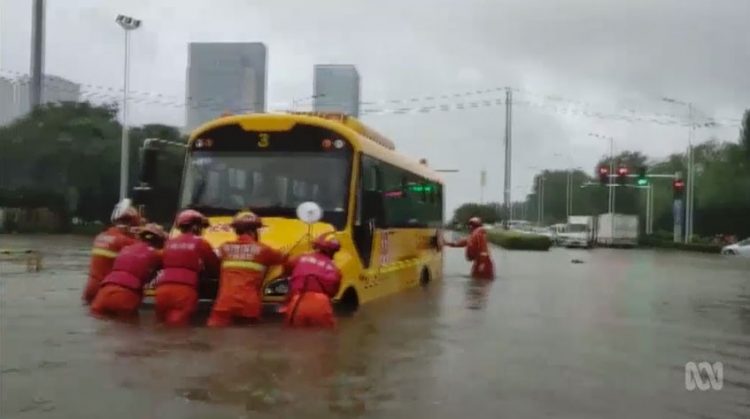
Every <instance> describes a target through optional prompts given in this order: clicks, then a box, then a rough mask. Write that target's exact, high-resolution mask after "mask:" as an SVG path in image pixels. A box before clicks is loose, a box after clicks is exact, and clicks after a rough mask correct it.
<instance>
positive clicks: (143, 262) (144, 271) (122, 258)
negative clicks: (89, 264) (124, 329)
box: [91, 224, 167, 320]
mask: <svg viewBox="0 0 750 419" xmlns="http://www.w3.org/2000/svg"><path fill="white" fill-rule="evenodd" d="M137 234H138V238H139V239H140V242H138V243H135V244H131V245H130V246H127V247H125V248H124V249H122V251H120V254H119V255H118V256H117V258H116V259H115V262H114V266H113V267H112V272H110V273H109V275H107V276H106V277H105V278H104V280H103V281H102V282H101V287H100V288H99V291H98V292H97V294H96V297H95V298H94V301H93V302H92V303H91V314H92V315H94V316H104V317H114V318H116V319H119V320H135V319H137V318H138V308H139V307H140V305H141V302H142V301H143V287H144V286H145V285H146V284H147V283H148V282H149V281H151V280H152V279H153V277H154V276H155V275H156V272H157V271H158V270H159V269H160V267H161V250H160V249H161V248H162V247H163V246H164V241H165V240H166V239H167V233H166V232H165V231H164V229H163V228H161V226H159V225H158V224H147V225H146V226H144V227H141V228H139V229H138V232H137Z"/></svg>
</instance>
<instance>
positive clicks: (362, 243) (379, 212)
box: [353, 155, 385, 269]
mask: <svg viewBox="0 0 750 419" xmlns="http://www.w3.org/2000/svg"><path fill="white" fill-rule="evenodd" d="M381 179H382V175H381V173H380V168H379V167H378V165H377V162H376V161H375V160H373V159H372V158H369V157H367V156H365V155H362V158H361V159H360V170H359V182H358V183H357V194H356V196H357V213H356V217H355V221H354V231H353V233H354V243H355V245H356V246H357V252H359V256H360V259H361V261H362V266H363V267H364V268H365V269H367V268H369V267H370V264H371V262H372V253H373V241H374V239H375V231H376V229H377V228H378V227H380V226H382V225H383V220H384V217H385V209H384V207H383V194H382V192H381V184H382V180H381Z"/></svg>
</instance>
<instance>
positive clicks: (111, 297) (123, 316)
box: [90, 284, 141, 320]
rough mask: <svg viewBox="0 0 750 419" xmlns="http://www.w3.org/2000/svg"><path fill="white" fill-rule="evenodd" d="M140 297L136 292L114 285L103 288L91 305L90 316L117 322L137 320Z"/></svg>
mask: <svg viewBox="0 0 750 419" xmlns="http://www.w3.org/2000/svg"><path fill="white" fill-rule="evenodd" d="M140 305H141V295H140V294H138V293H137V292H135V291H133V290H131V289H128V288H125V287H121V286H119V285H115V284H108V285H105V286H103V287H102V288H101V289H100V290H99V292H98V293H97V294H96V297H95V298H94V301H93V302H92V303H91V309H90V311H91V314H92V315H94V316H101V317H113V318H116V319H119V320H134V319H137V318H138V307H140Z"/></svg>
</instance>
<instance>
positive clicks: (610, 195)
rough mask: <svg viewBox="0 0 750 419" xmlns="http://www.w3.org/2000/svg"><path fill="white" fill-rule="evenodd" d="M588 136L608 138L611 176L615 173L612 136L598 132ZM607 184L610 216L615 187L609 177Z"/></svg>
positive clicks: (613, 140) (613, 210)
mask: <svg viewBox="0 0 750 419" xmlns="http://www.w3.org/2000/svg"><path fill="white" fill-rule="evenodd" d="M589 136H590V137H595V138H601V139H603V140H609V173H610V176H611V175H612V174H613V173H615V139H614V137H609V136H606V135H600V134H594V133H589ZM607 186H608V187H609V202H608V204H607V206H608V211H607V212H609V214H610V216H611V215H612V214H614V212H615V188H614V186H615V185H613V184H612V178H611V177H610V178H609V183H608V184H607Z"/></svg>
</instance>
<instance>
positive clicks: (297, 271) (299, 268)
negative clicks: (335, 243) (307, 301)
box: [288, 252, 341, 298]
mask: <svg viewBox="0 0 750 419" xmlns="http://www.w3.org/2000/svg"><path fill="white" fill-rule="evenodd" d="M289 265H290V266H291V267H292V276H291V279H290V284H289V294H288V295H289V296H290V297H291V296H294V295H295V294H299V293H303V292H308V291H309V292H319V293H323V294H326V295H328V296H329V297H331V298H333V297H334V296H336V294H337V293H338V292H339V287H340V286H341V271H340V270H339V268H337V267H336V265H334V264H333V260H331V258H329V257H328V256H326V255H324V254H322V253H319V252H313V253H307V254H304V255H302V256H298V257H297V258H295V259H294V260H292V261H291V262H290V263H289Z"/></svg>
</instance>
